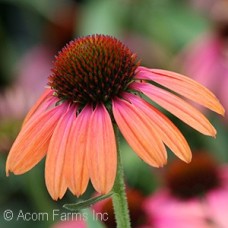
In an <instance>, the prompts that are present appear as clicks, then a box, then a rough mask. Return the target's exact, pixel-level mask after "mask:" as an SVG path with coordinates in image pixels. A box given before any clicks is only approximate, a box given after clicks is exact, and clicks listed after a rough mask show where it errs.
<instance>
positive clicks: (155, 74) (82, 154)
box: [6, 35, 224, 199]
mask: <svg viewBox="0 0 228 228" xmlns="http://www.w3.org/2000/svg"><path fill="white" fill-rule="evenodd" d="M52 72H53V73H52V75H51V76H50V77H49V83H48V85H49V87H48V88H47V89H46V91H45V92H44V94H43V95H42V96H41V98H40V99H39V100H38V102H37V103H36V104H35V106H34V107H33V108H32V109H31V111H30V112H29V113H28V114H27V117H26V118H25V121H24V124H23V127H22V129H21V132H20V133H19V135H18V137H17V139H16V141H15V142H14V144H13V146H12V149H11V151H10V153H9V156H8V159H7V163H6V173H7V175H8V174H9V171H11V172H13V173H14V174H22V173H25V172H27V171H28V170H30V169H31V168H32V167H34V166H35V165H36V164H37V163H38V162H39V161H40V160H41V159H42V158H43V157H44V156H45V155H46V163H45V180H46V185H47V189H48V191H49V193H50V195H51V196H52V198H53V199H58V198H62V197H63V195H64V194H65V192H66V190H67V188H69V189H70V190H71V192H72V193H73V194H75V195H77V196H79V195H81V194H83V193H84V191H85V190H86V188H87V185H88V181H89V180H91V182H92V184H93V186H94V188H95V190H96V191H97V192H99V193H101V194H104V193H107V192H109V191H110V190H111V189H112V187H113V184H114V180H115V176H116V168H117V148H116V139H115V133H114V129H113V125H114V124H117V126H118V127H119V129H120V131H121V133H122V134H123V136H124V137H125V139H126V141H127V142H128V143H129V145H130V146H131V147H132V148H133V150H134V151H135V152H136V153H137V154H138V156H139V157H140V158H141V159H143V160H144V161H145V162H146V163H148V164H150V165H152V166H155V167H161V166H163V165H164V164H165V163H166V160H167V153H166V149H165V146H164V144H165V145H167V146H168V147H169V148H170V149H171V150H172V151H173V152H174V153H175V154H176V155H177V156H178V157H179V158H180V159H182V160H184V161H186V162H190V160H191V151H190V148H189V146H188V144H187V142H186V140H185V138H184V137H183V135H182V134H181V133H180V131H179V130H178V129H177V128H176V127H175V125H174V124H173V123H172V122H171V121H170V120H169V119H168V118H167V117H166V116H165V115H163V114H162V113H161V112H160V111H159V110H158V109H157V108H155V107H154V106H153V105H152V104H150V103H149V102H147V101H146V100H144V98H143V97H142V95H143V94H144V95H146V96H147V97H148V98H150V99H151V100H152V101H154V102H155V103H157V104H158V105H160V106H161V107H163V108H165V109H167V110H168V111H169V112H171V113H173V114H174V115H175V116H177V117H178V118H180V119H181V120H183V121H184V122H185V123H187V124H188V125H190V126H191V127H193V128H195V129H196V130H198V131H199V132H201V133H203V134H205V135H210V136H213V137H214V136H215V134H216V130H215V129H214V127H213V126H212V125H211V124H210V122H209V121H208V120H207V119H206V117H205V116H203V114H201V113H200V112H199V111H197V109H195V108H194V107H193V106H191V105H190V104H188V102H187V101H185V100H184V99H183V97H186V98H188V99H191V100H193V101H196V102H198V103H199V104H201V105H203V106H206V107H207V108H209V109H211V110H213V111H215V112H217V113H219V114H224V109H223V107H222V106H221V105H220V103H219V101H218V100H217V99H216V98H215V96H214V95H213V94H212V93H211V92H210V91H208V90H207V89H206V88H205V87H203V86H201V85H199V84H198V83H197V82H194V81H193V80H191V79H190V78H188V77H185V76H182V75H179V74H176V73H174V72H170V71H165V70H155V69H148V68H145V67H142V66H139V62H138V61H137V57H136V55H135V54H133V53H132V52H131V51H130V50H129V49H128V48H127V47H126V46H125V45H124V44H123V43H121V42H120V41H118V40H117V39H115V38H113V37H111V36H106V35H92V36H86V37H82V38H78V39H76V40H74V41H72V42H70V43H69V44H68V45H67V46H66V47H65V48H63V50H62V51H61V52H60V53H59V54H58V56H57V57H56V61H55V63H54V67H53V71H52ZM152 82H154V83H156V84H159V85H161V86H162V87H160V86H159V87H158V86H156V85H154V84H152Z"/></svg>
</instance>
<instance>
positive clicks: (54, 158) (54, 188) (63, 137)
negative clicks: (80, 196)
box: [45, 107, 76, 200]
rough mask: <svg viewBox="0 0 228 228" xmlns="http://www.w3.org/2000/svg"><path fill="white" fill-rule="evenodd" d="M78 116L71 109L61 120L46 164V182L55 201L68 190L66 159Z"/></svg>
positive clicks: (55, 131) (71, 108)
mask: <svg viewBox="0 0 228 228" xmlns="http://www.w3.org/2000/svg"><path fill="white" fill-rule="evenodd" d="M74 116H76V112H75V108H73V107H69V109H68V110H67V112H66V113H65V114H64V115H63V116H62V117H61V118H60V120H59V122H58V124H57V126H56V128H55V130H54V132H53V135H52V137H51V140H50V143H49V146H48V151H47V158H46V163H45V181H46V186H47V189H48V192H49V193H50V195H51V196H52V198H53V199H54V200H57V199H58V198H60V199H61V198H62V197H63V195H64V194H65V192H66V189H67V183H66V178H65V176H66V174H65V172H64V171H65V169H64V168H65V167H66V166H68V160H67V159H66V153H67V151H66V145H67V143H69V142H68V136H69V132H70V129H71V125H72V122H73V119H74Z"/></svg>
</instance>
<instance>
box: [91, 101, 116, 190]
mask: <svg viewBox="0 0 228 228" xmlns="http://www.w3.org/2000/svg"><path fill="white" fill-rule="evenodd" d="M88 142H89V144H88V148H87V163H88V167H89V175H90V178H91V181H92V184H93V186H94V188H95V189H96V190H97V191H98V192H99V193H101V194H106V193H108V192H109V191H110V190H111V189H112V187H113V184H114V181H115V177H116V167H117V152H116V140H115V134H114V130H113V126H112V121H111V118H110V116H109V113H108V111H107V110H106V108H105V107H104V106H103V105H97V106H96V108H95V110H94V111H93V114H92V116H91V120H90V126H89V134H88Z"/></svg>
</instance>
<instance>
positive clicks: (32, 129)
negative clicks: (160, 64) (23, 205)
mask: <svg viewBox="0 0 228 228" xmlns="http://www.w3.org/2000/svg"><path fill="white" fill-rule="evenodd" d="M64 112H65V110H64V106H63V105H60V106H57V107H56V108H53V109H51V110H49V111H47V112H45V113H43V114H42V115H40V116H39V117H37V118H36V119H34V120H33V121H32V122H30V123H29V124H25V126H24V127H23V129H22V130H21V132H20V133H19V135H18V137H17V138H16V140H15V142H14V144H13V146H12V148H11V150H10V152H9V155H8V158H7V162H6V173H7V175H8V173H9V171H12V172H13V173H14V174H22V173H25V172H27V171H28V170H29V169H31V168H32V167H34V166H35V165H36V164H37V163H38V162H39V161H40V160H41V159H42V158H43V157H44V155H45V154H46V152H47V148H48V144H49V141H50V138H51V135H52V133H53V131H54V128H55V126H56V124H57V122H58V120H59V118H60V116H61V115H62V114H63V113H64Z"/></svg>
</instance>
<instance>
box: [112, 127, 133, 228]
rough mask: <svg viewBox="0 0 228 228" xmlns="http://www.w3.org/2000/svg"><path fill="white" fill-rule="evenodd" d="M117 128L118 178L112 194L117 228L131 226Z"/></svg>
mask: <svg viewBox="0 0 228 228" xmlns="http://www.w3.org/2000/svg"><path fill="white" fill-rule="evenodd" d="M114 128H115V135H116V139H117V157H118V160H117V162H118V163H117V173H116V179H115V184H114V186H113V189H112V191H113V195H112V203H113V207H114V213H115V218H116V223H117V228H130V227H131V224H130V216H129V210H128V203H127V197H126V192H125V184H124V171H123V166H122V161H121V156H120V150H119V144H120V142H119V131H118V128H117V126H114Z"/></svg>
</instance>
